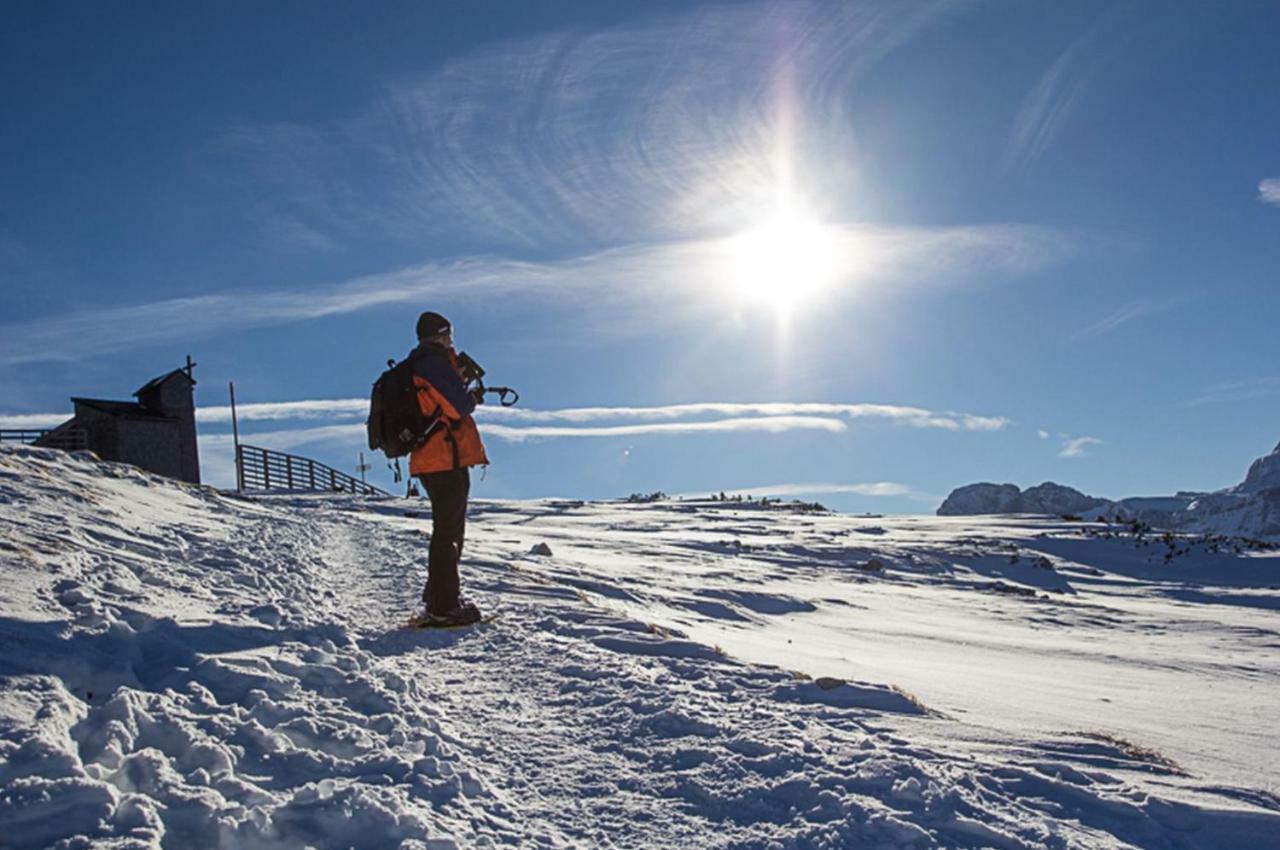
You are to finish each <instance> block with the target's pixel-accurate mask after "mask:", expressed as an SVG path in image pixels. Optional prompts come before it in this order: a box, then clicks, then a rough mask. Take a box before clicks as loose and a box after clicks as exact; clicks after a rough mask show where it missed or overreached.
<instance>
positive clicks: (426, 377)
mask: <svg viewBox="0 0 1280 850" xmlns="http://www.w3.org/2000/svg"><path fill="white" fill-rule="evenodd" d="M417 333H418V347H417V348H415V349H414V350H413V351H412V353H410V355H409V357H410V358H411V360H412V362H413V376H414V377H413V381H414V384H416V385H417V387H418V404H419V406H420V407H421V408H422V413H423V415H425V416H426V417H427V420H428V421H430V422H433V424H432V426H431V428H430V430H429V431H428V432H427V439H426V441H425V442H424V443H423V444H422V445H421V446H419V447H418V448H416V449H414V451H413V454H412V455H411V456H410V458H409V474H410V475H413V476H415V477H416V478H417V479H418V480H419V481H420V482H422V486H423V487H424V488H425V489H426V491H427V498H429V499H430V500H431V549H430V552H429V556H428V557H429V559H428V563H427V584H426V587H424V588H423V590H422V601H423V602H424V603H425V606H426V608H425V611H424V612H423V614H422V615H420V617H419V618H418V619H419V621H420V624H421V625H428V626H430V625H465V624H467V623H474V622H476V621H477V620H479V619H480V611H479V609H477V608H476V606H475V605H474V604H471V603H469V602H466V601H465V600H464V599H463V598H462V596H461V594H460V582H459V579H458V562H459V560H460V559H461V557H462V542H463V537H464V535H465V531H466V523H467V498H468V496H469V494H470V491H471V471H470V468H471V467H473V466H481V465H487V464H488V463H489V459H488V457H486V455H485V451H484V444H483V443H482V442H481V441H480V431H479V429H477V428H476V421H475V419H473V418H472V416H471V414H472V413H473V412H474V411H475V409H476V405H478V404H481V403H482V402H483V401H484V393H483V390H480V389H476V390H474V391H473V390H468V388H467V382H466V379H465V378H464V377H463V374H462V371H461V369H459V367H458V357H457V352H455V351H454V348H453V326H452V325H451V324H450V323H449V320H448V319H446V318H445V317H444V316H442V315H440V314H439V313H432V312H426V313H423V314H422V315H421V316H419V317H418V324H417Z"/></svg>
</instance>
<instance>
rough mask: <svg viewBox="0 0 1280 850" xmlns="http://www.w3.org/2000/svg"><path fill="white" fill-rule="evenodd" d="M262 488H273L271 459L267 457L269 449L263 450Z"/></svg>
mask: <svg viewBox="0 0 1280 850" xmlns="http://www.w3.org/2000/svg"><path fill="white" fill-rule="evenodd" d="M262 489H263V490H270V489H271V459H270V458H268V457H267V450H266V449H263V450H262Z"/></svg>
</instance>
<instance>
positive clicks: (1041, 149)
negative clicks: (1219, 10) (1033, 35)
mask: <svg viewBox="0 0 1280 850" xmlns="http://www.w3.org/2000/svg"><path fill="white" fill-rule="evenodd" d="M1139 11H1140V10H1139V9H1138V8H1137V7H1136V6H1135V5H1133V4H1124V3H1122V4H1116V5H1114V6H1113V7H1111V9H1110V10H1109V11H1108V12H1107V13H1106V14H1104V16H1103V17H1102V19H1101V20H1099V21H1098V22H1096V23H1095V24H1094V25H1093V26H1091V27H1090V28H1089V29H1088V30H1087V31H1086V32H1085V33H1084V34H1082V35H1081V36H1079V37H1078V38H1076V39H1075V40H1074V41H1072V42H1071V43H1070V44H1069V45H1067V47H1066V48H1065V49H1063V50H1062V52H1061V53H1059V54H1058V55H1057V57H1056V58H1055V59H1054V60H1053V62H1052V63H1051V64H1050V65H1049V67H1048V68H1046V69H1045V71H1044V73H1043V74H1041V75H1040V78H1039V79H1037V80H1036V82H1035V84H1034V85H1033V86H1032V87H1031V89H1030V90H1029V91H1028V92H1027V94H1026V96H1025V97H1024V98H1023V101H1022V104H1021V106H1020V107H1019V109H1018V113H1017V115H1016V116H1015V118H1014V121H1013V128H1012V130H1011V132H1010V134H1009V141H1008V145H1007V147H1006V150H1005V162H1006V163H1007V164H1008V165H1010V166H1013V167H1018V168H1024V167H1027V166H1029V165H1031V164H1032V163H1034V162H1035V161H1036V160H1038V159H1040V157H1041V156H1043V155H1044V153H1045V152H1046V151H1047V150H1048V149H1049V147H1050V146H1051V145H1052V144H1053V142H1054V140H1055V139H1056V138H1057V137H1058V135H1059V134H1060V133H1061V132H1062V130H1063V128H1065V127H1066V125H1067V124H1068V123H1069V122H1070V121H1071V119H1072V118H1073V117H1074V115H1075V113H1076V112H1077V111H1078V110H1079V109H1080V107H1081V104H1082V103H1083V102H1084V100H1085V96H1086V95H1087V94H1088V91H1089V89H1090V87H1091V86H1093V84H1094V82H1095V80H1096V79H1097V78H1098V77H1099V76H1100V75H1101V73H1102V72H1103V70H1104V69H1105V67H1106V66H1107V65H1108V63H1109V62H1110V61H1111V60H1112V58H1113V57H1114V56H1116V55H1120V54H1123V55H1127V53H1124V52H1123V51H1122V50H1121V49H1120V48H1121V44H1120V42H1121V41H1122V40H1123V39H1124V38H1126V37H1127V35H1128V34H1129V32H1130V29H1131V26H1132V20H1133V18H1134V17H1135V16H1136V14H1137V13H1138V12H1139Z"/></svg>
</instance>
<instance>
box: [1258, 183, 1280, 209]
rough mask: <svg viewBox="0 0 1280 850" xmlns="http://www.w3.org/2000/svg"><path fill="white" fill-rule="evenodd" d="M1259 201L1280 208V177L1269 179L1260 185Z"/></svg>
mask: <svg viewBox="0 0 1280 850" xmlns="http://www.w3.org/2000/svg"><path fill="white" fill-rule="evenodd" d="M1258 200H1260V201H1262V203H1264V204H1276V205H1277V206H1280V177H1268V178H1267V179H1265V180H1263V181H1262V182H1261V183H1259V184H1258Z"/></svg>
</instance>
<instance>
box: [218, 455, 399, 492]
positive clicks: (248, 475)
mask: <svg viewBox="0 0 1280 850" xmlns="http://www.w3.org/2000/svg"><path fill="white" fill-rule="evenodd" d="M236 483H237V485H238V486H239V488H240V489H241V490H293V491H298V490H313V491H317V492H329V493H357V494H361V495H365V496H375V495H377V496H389V495H391V494H390V493H388V492H387V491H385V490H382V489H380V488H378V487H374V486H373V485H372V484H366V483H365V482H363V481H360V480H359V479H356V478H352V477H351V476H350V475H347V474H346V473H345V472H339V471H338V470H336V469H334V468H333V467H331V466H325V465H324V464H323V463H319V462H318V461H314V460H312V459H311V458H308V457H301V456H300V455H291V454H285V453H284V452H276V451H272V450H270V449H264V448H260V447H258V446H247V445H245V444H243V443H241V444H240V445H239V446H236Z"/></svg>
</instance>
